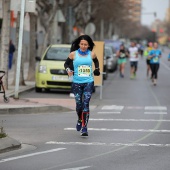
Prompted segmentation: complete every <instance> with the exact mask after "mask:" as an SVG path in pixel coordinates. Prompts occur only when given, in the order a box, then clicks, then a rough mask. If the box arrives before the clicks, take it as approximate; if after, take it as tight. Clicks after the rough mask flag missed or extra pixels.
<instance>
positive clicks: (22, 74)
mask: <svg viewBox="0 0 170 170" xmlns="http://www.w3.org/2000/svg"><path fill="white" fill-rule="evenodd" d="M19 23H20V12H18V14H17V24H16V43H15V44H16V49H15V50H16V51H15V53H14V56H15V58H17V56H18V42H19V26H20V24H19ZM23 56H24V55H23V49H22V54H21V67H20V78H19V85H22V86H25V80H24V57H23ZM14 65H15V74H14V79H13V82H12V85H15V81H16V70H17V60H15V64H14Z"/></svg>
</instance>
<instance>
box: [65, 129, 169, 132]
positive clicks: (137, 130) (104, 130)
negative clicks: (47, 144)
mask: <svg viewBox="0 0 170 170" xmlns="http://www.w3.org/2000/svg"><path fill="white" fill-rule="evenodd" d="M64 130H70V131H71V130H74V131H75V128H64ZM88 130H89V131H100V132H101V131H103V132H148V133H150V132H152V133H170V130H154V129H107V128H88Z"/></svg>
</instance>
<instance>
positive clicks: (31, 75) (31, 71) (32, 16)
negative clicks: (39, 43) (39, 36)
mask: <svg viewBox="0 0 170 170" xmlns="http://www.w3.org/2000/svg"><path fill="white" fill-rule="evenodd" d="M29 15H30V56H29V68H28V76H27V80H28V81H34V80H35V67H36V62H35V57H36V44H35V43H36V29H35V26H36V16H35V14H33V13H29Z"/></svg>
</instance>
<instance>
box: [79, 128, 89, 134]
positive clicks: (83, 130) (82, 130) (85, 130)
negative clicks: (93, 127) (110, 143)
mask: <svg viewBox="0 0 170 170" xmlns="http://www.w3.org/2000/svg"><path fill="white" fill-rule="evenodd" d="M81 136H88V132H87V127H82V129H81Z"/></svg>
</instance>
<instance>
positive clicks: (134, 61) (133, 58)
mask: <svg viewBox="0 0 170 170" xmlns="http://www.w3.org/2000/svg"><path fill="white" fill-rule="evenodd" d="M128 51H129V60H130V78H131V79H134V78H135V77H136V71H137V67H138V48H137V47H136V44H135V42H131V47H129V49H128Z"/></svg>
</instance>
